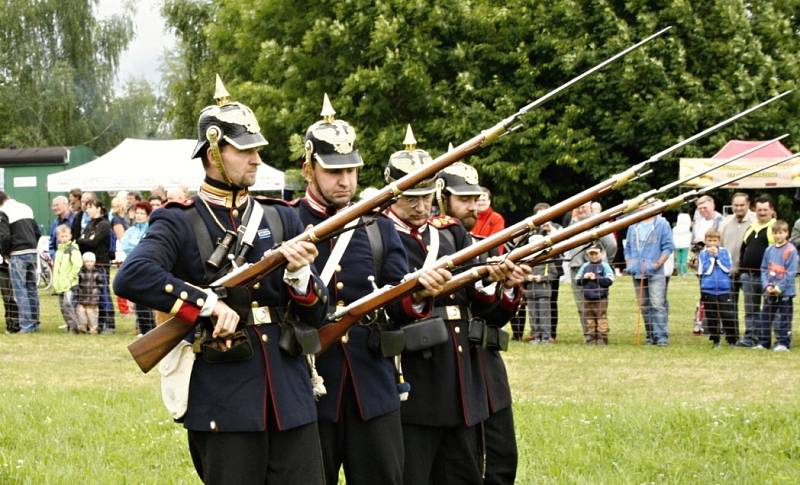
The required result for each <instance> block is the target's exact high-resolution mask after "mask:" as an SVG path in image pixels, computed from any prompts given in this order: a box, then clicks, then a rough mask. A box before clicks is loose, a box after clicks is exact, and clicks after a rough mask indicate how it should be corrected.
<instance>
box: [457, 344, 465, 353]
mask: <svg viewBox="0 0 800 485" xmlns="http://www.w3.org/2000/svg"><path fill="white" fill-rule="evenodd" d="M458 351H459V353H460V352H463V351H464V349H463V348H461V346H460V345H459V346H458Z"/></svg>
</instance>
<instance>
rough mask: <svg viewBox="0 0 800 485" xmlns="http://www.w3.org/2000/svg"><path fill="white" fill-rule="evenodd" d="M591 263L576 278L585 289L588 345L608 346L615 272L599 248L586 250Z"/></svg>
mask: <svg viewBox="0 0 800 485" xmlns="http://www.w3.org/2000/svg"><path fill="white" fill-rule="evenodd" d="M586 255H587V256H588V257H589V261H588V262H586V263H583V266H581V268H580V269H579V270H578V274H577V275H576V276H575V279H576V281H577V282H578V284H579V285H581V286H582V287H583V314H584V315H585V316H586V326H587V328H588V330H589V334H588V335H587V337H586V343H587V344H590V345H591V344H597V345H607V344H608V287H609V286H611V285H612V284H613V283H614V271H613V270H612V269H611V266H609V265H608V263H606V262H605V261H603V259H602V258H603V253H602V251H601V249H600V247H599V246H597V245H594V244H593V245H592V246H591V247H589V249H587V250H586Z"/></svg>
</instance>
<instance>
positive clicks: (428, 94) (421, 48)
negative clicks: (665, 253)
mask: <svg viewBox="0 0 800 485" xmlns="http://www.w3.org/2000/svg"><path fill="white" fill-rule="evenodd" d="M798 6H800V2H798V1H797V0H791V1H790V0H764V1H760V2H743V1H742V0H711V1H708V2H687V1H685V0H660V1H656V0H651V1H644V0H626V1H622V0H554V1H551V2H530V1H525V0H508V1H506V2H492V1H490V0H471V1H463V0H462V1H456V0H435V1H422V0H374V1H366V0H351V1H346V2H342V1H331V0H321V1H318V2H307V3H305V2H304V3H303V5H299V4H298V3H297V2H288V1H282V0H257V1H253V0H247V1H245V0H224V1H222V0H217V1H198V0H168V1H167V2H166V5H165V8H164V12H165V14H166V16H167V18H168V23H169V25H171V26H172V27H173V28H174V29H175V31H176V32H177V35H178V38H179V39H180V46H181V49H180V51H179V53H178V58H177V59H178V61H176V62H175V63H174V64H173V68H172V69H171V73H170V76H171V77H170V95H171V96H172V99H171V101H172V102H173V103H174V104H175V106H176V107H175V108H173V109H172V111H170V112H168V115H170V116H171V118H170V120H171V121H172V122H173V123H174V125H173V126H174V128H175V130H176V132H179V133H181V134H193V125H194V122H195V119H196V113H197V112H198V111H199V107H201V106H202V105H205V104H208V103H209V102H210V101H211V91H212V90H213V74H214V73H215V72H219V73H220V75H221V76H222V77H223V79H224V80H225V81H226V84H227V87H228V90H229V91H230V92H231V93H232V94H233V97H234V98H235V99H240V100H242V101H244V102H246V103H248V104H249V105H251V106H252V107H253V108H254V110H255V111H256V114H257V116H258V118H259V120H260V121H261V123H262V129H263V130H264V131H265V133H266V135H267V137H268V138H269V139H270V140H271V141H272V144H271V145H269V147H267V148H266V150H265V158H266V160H267V161H269V162H270V163H273V164H275V165H277V166H279V167H281V168H287V167H297V163H298V162H297V161H298V158H299V156H300V154H301V153H302V151H301V148H302V143H301V141H302V135H303V133H304V130H305V128H306V127H307V126H308V125H310V124H311V123H312V122H314V121H316V120H317V119H318V113H319V110H320V106H321V100H322V93H323V92H327V93H328V94H329V96H330V97H331V100H332V102H333V105H334V108H335V109H336V110H337V112H338V114H337V116H338V117H340V118H343V119H346V120H347V121H349V122H350V123H351V124H353V125H354V126H355V128H356V130H357V131H358V133H359V142H360V150H361V152H362V154H363V156H364V159H365V160H366V167H365V170H364V172H365V173H364V175H363V180H364V181H365V182H366V183H367V184H374V185H381V184H382V180H381V172H382V168H383V166H384V164H385V162H386V160H387V159H388V157H389V155H390V154H391V153H392V152H393V151H395V150H398V149H401V148H402V139H403V134H404V126H405V124H406V123H411V124H412V126H413V128H414V131H415V133H416V135H417V139H418V141H419V146H420V148H424V149H427V150H429V151H430V152H431V153H432V154H433V155H438V154H440V153H441V152H443V151H444V150H445V149H446V147H447V144H448V142H453V143H454V144H458V143H460V142H462V141H464V140H466V139H468V138H469V137H471V136H473V135H474V134H476V133H477V132H478V131H479V130H480V129H484V128H487V127H489V126H491V125H493V124H494V123H495V122H497V121H498V120H500V119H501V118H503V117H505V116H507V115H509V114H511V113H513V112H515V111H516V110H517V109H518V108H520V107H521V106H523V105H525V104H526V103H528V102H530V101H531V100H533V99H535V98H537V97H539V96H541V95H543V94H545V93H547V92H548V91H550V90H551V89H554V88H556V87H557V86H559V85H561V84H562V83H564V82H566V81H568V80H569V79H571V78H572V77H574V76H576V75H578V74H580V73H581V72H583V71H585V70H587V69H589V68H590V67H592V66H593V65H595V64H597V63H599V62H601V61H602V60H604V59H605V58H607V57H610V56H611V55H613V54H614V53H616V52H618V51H620V50H622V49H624V48H625V47H627V46H628V45H631V44H633V43H634V42H636V41H638V40H639V39H641V38H643V37H645V36H647V35H649V34H651V33H653V32H655V31H656V30H658V29H660V28H662V27H664V26H666V25H673V29H672V31H671V33H669V34H668V35H666V36H664V37H663V38H661V39H659V40H656V41H654V42H651V43H650V44H648V45H647V46H645V47H643V48H641V49H640V50H638V51H636V52H635V53H633V54H631V55H629V56H627V57H626V58H625V59H624V60H622V61H621V62H617V63H615V64H613V65H611V66H609V67H607V68H606V69H605V70H604V71H602V72H601V73H598V74H596V75H594V76H592V77H590V78H588V79H586V80H584V81H583V82H582V83H580V84H579V85H577V86H574V87H572V88H570V89H569V90H568V91H566V92H565V93H563V94H562V95H561V96H559V97H558V98H556V99H554V100H552V101H550V102H549V103H547V104H546V105H544V106H543V107H542V108H540V109H537V110H535V111H533V112H531V113H530V115H529V116H527V117H526V119H525V126H524V128H523V129H522V130H520V131H518V132H517V133H514V134H513V135H511V136H508V137H505V138H504V139H502V140H501V141H500V142H499V143H498V144H496V145H495V146H492V147H489V148H487V149H484V150H483V151H481V152H480V153H479V154H478V155H476V156H474V157H472V158H471V159H470V160H468V162H470V163H473V164H475V165H476V166H477V167H478V168H479V170H480V172H481V176H482V182H483V183H485V184H486V185H488V186H490V187H491V188H492V189H493V191H494V193H495V205H496V206H497V207H499V208H500V209H501V210H505V211H519V212H520V213H521V214H524V213H528V212H529V211H530V208H531V207H532V205H533V204H534V203H535V202H537V201H539V200H549V201H555V200H558V199H561V198H563V197H566V196H569V195H570V194H573V193H575V192H576V191H578V190H580V189H581V188H584V187H586V186H588V185H589V184H590V183H592V182H594V181H597V180H601V179H603V178H605V177H607V176H608V175H610V174H612V173H615V172H618V171H620V170H622V169H623V168H624V167H627V166H630V165H632V164H633V163H636V162H638V161H641V160H643V159H644V158H647V157H648V156H650V155H652V154H655V153H657V152H659V151H661V150H662V149H664V148H666V147H667V146H670V145H672V144H674V143H676V142H678V141H679V140H681V139H682V138H685V137H687V136H690V135H692V134H694V133H696V132H698V131H700V130H702V129H703V128H705V127H707V126H710V125H712V124H714V123H716V122H717V121H719V120H721V119H724V118H726V117H728V116H730V115H732V114H734V113H736V112H738V111H741V110H743V109H745V108H747V107H749V106H752V105H754V104H756V103H757V102H759V101H762V100H764V99H766V98H767V97H769V96H771V95H773V94H776V93H777V92H778V91H781V90H783V89H786V88H787V87H789V86H791V84H792V82H793V80H794V79H797V78H798V75H799V74H800V72H798V69H799V68H798V63H797V62H796V60H795V59H796V52H797V47H798V46H797V42H798V41H797V32H798V25H797V24H798V22H800V20H798V19H800V16H799V15H798ZM187 68H191V69H190V70H187ZM797 108H798V98H797V97H796V96H795V97H792V98H791V99H789V100H787V101H785V102H781V103H779V105H778V106H777V107H773V108H769V109H766V110H763V111H761V112H759V113H757V114H754V115H751V116H749V117H748V118H746V119H744V120H742V121H740V122H738V123H736V124H735V125H734V126H732V127H731V128H728V129H725V130H723V131H721V132H719V133H717V134H715V135H714V136H712V137H710V138H708V139H707V140H703V141H700V142H698V143H696V144H694V145H692V146H690V147H687V148H685V149H684V150H683V151H682V152H681V153H680V154H677V155H676V157H673V158H671V159H666V160H664V161H663V162H660V165H659V166H658V167H657V170H656V171H655V173H654V174H653V175H651V176H650V177H649V178H648V179H647V180H644V181H639V182H637V183H634V184H631V185H630V186H629V187H627V188H625V190H624V191H623V193H622V194H616V195H614V196H611V198H610V199H609V200H608V202H609V203H610V202H611V199H618V198H620V197H621V196H622V195H625V194H628V195H629V194H631V193H636V192H638V191H639V190H641V189H642V188H643V186H644V185H645V184H647V185H653V186H657V185H661V184H662V183H665V182H666V181H668V180H672V179H674V177H675V176H676V175H677V162H676V160H677V156H710V155H712V154H713V153H714V152H715V151H717V150H718V149H719V148H720V147H721V146H722V145H723V143H724V142H725V141H726V140H727V139H729V138H751V139H763V138H766V137H772V136H775V135H776V134H778V133H781V132H784V131H788V132H790V133H792V134H798V133H800V127H798V122H797V121H796V119H795V118H794V117H793V116H791V114H792V113H796V112H797Z"/></svg>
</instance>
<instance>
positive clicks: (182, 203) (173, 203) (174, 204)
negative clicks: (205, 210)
mask: <svg viewBox="0 0 800 485" xmlns="http://www.w3.org/2000/svg"><path fill="white" fill-rule="evenodd" d="M193 205H194V197H191V198H188V199H186V200H182V201H177V200H173V201H171V202H167V203H166V204H164V205H163V207H165V208H167V209H169V208H170V207H179V208H181V209H186V208H188V207H191V206H193Z"/></svg>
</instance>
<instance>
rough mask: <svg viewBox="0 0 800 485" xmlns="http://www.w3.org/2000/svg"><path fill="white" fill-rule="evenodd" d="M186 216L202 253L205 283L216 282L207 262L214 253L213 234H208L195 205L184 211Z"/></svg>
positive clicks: (201, 260) (201, 259) (198, 248)
mask: <svg viewBox="0 0 800 485" xmlns="http://www.w3.org/2000/svg"><path fill="white" fill-rule="evenodd" d="M184 214H186V217H188V218H189V225H190V226H191V227H192V232H193V233H194V238H195V241H196V242H197V250H198V252H199V253H200V262H201V264H202V265H203V275H204V279H205V281H204V283H210V282H211V281H214V271H212V270H211V269H210V268H209V267H208V265H207V264H206V261H208V258H210V257H211V253H212V252H214V247H213V244H212V241H211V234H209V232H208V228H207V227H206V223H205V222H203V219H202V218H201V217H200V214H199V213H198V212H197V206H195V205H193V206H191V207H189V208H187V209H185V210H184Z"/></svg>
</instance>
